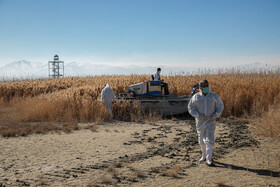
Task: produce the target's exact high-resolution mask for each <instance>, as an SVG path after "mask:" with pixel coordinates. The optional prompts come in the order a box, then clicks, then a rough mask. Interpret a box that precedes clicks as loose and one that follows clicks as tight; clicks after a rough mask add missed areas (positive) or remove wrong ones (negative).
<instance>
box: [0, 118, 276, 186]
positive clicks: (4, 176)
mask: <svg viewBox="0 0 280 187" xmlns="http://www.w3.org/2000/svg"><path fill="white" fill-rule="evenodd" d="M80 125H85V124H80ZM279 145H280V143H279V142H276V141H272V140H262V139H258V140H257V139H256V138H254V137H252V136H251V135H250V133H249V130H248V126H247V125H245V124H243V123H242V122H240V121H237V120H227V119H221V120H219V122H218V123H217V130H216V145H215V150H214V155H213V158H214V160H215V163H216V166H215V167H208V166H206V165H205V164H204V163H202V164H200V163H199V162H198V159H199V158H200V150H199V146H198V143H197V136H196V131H195V124H194V121H193V120H186V119H185V120H175V121H173V120H163V121H158V122H147V123H128V122H113V123H108V124H103V125H98V126H97V131H96V132H92V131H90V130H86V129H83V130H79V131H74V132H72V133H69V134H65V133H61V134H57V133H48V134H44V135H38V134H37V135H29V136H27V137H15V138H3V137H0V186H43V185H47V186H157V187H158V186H280V177H279V168H280V162H279V156H280V155H279V147H280V146H279Z"/></svg>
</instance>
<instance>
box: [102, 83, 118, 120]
mask: <svg viewBox="0 0 280 187" xmlns="http://www.w3.org/2000/svg"><path fill="white" fill-rule="evenodd" d="M115 97H116V96H115V94H114V91H113V90H112V89H111V88H110V87H109V85H108V84H106V85H105V87H104V88H103V90H102V91H101V101H103V102H104V105H105V107H106V108H107V110H108V112H109V114H110V115H111V117H113V113H112V109H111V104H112V102H113V101H114V100H115Z"/></svg>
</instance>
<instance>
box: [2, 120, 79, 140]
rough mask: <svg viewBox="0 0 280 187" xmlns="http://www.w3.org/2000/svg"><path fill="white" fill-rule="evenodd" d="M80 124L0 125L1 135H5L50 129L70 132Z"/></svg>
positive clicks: (42, 131) (21, 134) (44, 131)
mask: <svg viewBox="0 0 280 187" xmlns="http://www.w3.org/2000/svg"><path fill="white" fill-rule="evenodd" d="M78 129H79V127H78V124H63V125H62V126H61V125H59V124H54V123H47V122H44V123H24V122H10V123H8V124H5V125H2V126H1V127H0V135H1V136H3V137H16V136H27V135H29V134H44V133H47V132H50V131H55V132H62V131H63V132H65V133H70V132H72V131H73V130H78Z"/></svg>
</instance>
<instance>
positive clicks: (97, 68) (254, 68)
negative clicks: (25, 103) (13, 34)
mask: <svg viewBox="0 0 280 187" xmlns="http://www.w3.org/2000/svg"><path fill="white" fill-rule="evenodd" d="M156 68H157V67H156V66H145V67H142V66H133V65H128V66H112V65H102V64H90V63H87V64H82V63H78V62H70V63H65V64H64V76H65V77H69V76H94V75H130V74H152V73H154V72H155V70H156ZM161 68H162V69H163V71H162V74H164V75H170V74H183V73H185V74H200V73H203V72H204V71H203V69H202V68H186V67H185V68H182V67H172V66H161ZM275 68H278V70H279V66H277V67H276V66H272V65H268V64H262V63H259V62H256V63H253V64H245V65H240V66H231V67H229V68H227V69H225V71H227V70H228V69H231V70H236V71H239V72H240V71H241V72H242V71H244V72H264V71H269V70H272V69H275ZM217 69H219V70H221V69H223V68H205V70H211V72H212V73H215V71H216V70H217ZM48 74H49V70H48V63H47V62H46V63H41V62H30V61H26V60H21V61H15V62H11V63H8V64H5V65H2V67H1V66H0V79H2V80H10V79H37V78H47V77H48Z"/></svg>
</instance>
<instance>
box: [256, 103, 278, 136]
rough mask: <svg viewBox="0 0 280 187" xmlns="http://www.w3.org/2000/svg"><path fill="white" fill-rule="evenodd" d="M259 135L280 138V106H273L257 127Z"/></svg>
mask: <svg viewBox="0 0 280 187" xmlns="http://www.w3.org/2000/svg"><path fill="white" fill-rule="evenodd" d="M256 127H257V128H256V130H257V133H258V135H261V136H265V137H271V138H279V137H280V106H279V104H275V105H273V106H271V107H270V108H269V110H268V112H267V113H265V114H264V115H263V118H262V120H261V122H260V123H259V124H257V125H256Z"/></svg>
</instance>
